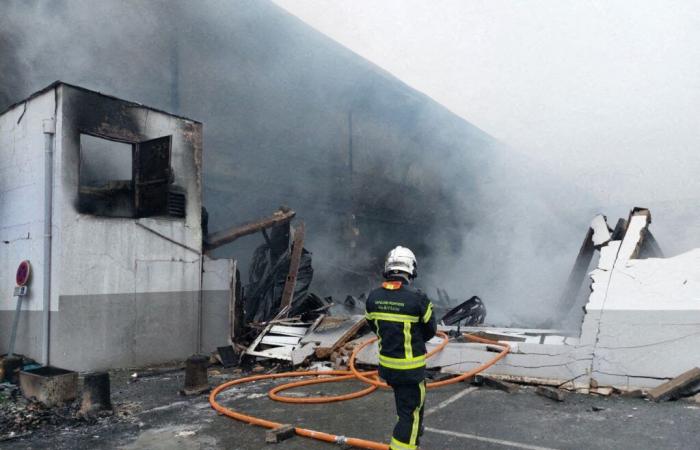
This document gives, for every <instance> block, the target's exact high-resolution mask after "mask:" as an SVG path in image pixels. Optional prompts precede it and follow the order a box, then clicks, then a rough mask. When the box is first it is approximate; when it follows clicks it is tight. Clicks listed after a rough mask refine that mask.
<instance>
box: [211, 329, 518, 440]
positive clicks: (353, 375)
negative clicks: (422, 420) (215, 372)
mask: <svg viewBox="0 0 700 450" xmlns="http://www.w3.org/2000/svg"><path fill="white" fill-rule="evenodd" d="M437 334H438V336H440V337H441V338H442V339H443V341H442V342H441V343H440V345H439V346H437V347H436V348H435V349H433V350H432V351H430V352H429V353H428V354H427V357H431V356H433V355H434V354H436V353H438V352H439V351H441V350H442V349H443V348H445V346H446V345H447V343H448V339H449V338H448V336H447V335H446V334H445V333H443V332H441V331H438V333H437ZM464 337H466V338H467V339H469V340H472V341H475V342H481V343H485V344H490V345H494V346H497V347H500V348H501V349H502V350H501V351H500V352H499V353H498V355H496V356H494V357H493V358H492V359H490V360H489V361H487V362H486V363H484V364H482V365H480V366H478V367H475V368H474V369H472V370H469V371H467V372H464V373H462V374H461V375H458V376H456V377H453V378H450V379H448V380H444V381H438V382H433V383H427V384H426V387H428V388H435V387H441V386H446V385H448V384H453V383H458V382H460V381H462V380H465V379H467V378H469V377H472V376H474V375H476V374H477V373H479V372H481V371H483V370H486V369H488V368H489V367H491V366H492V365H494V364H496V362H498V361H499V360H501V359H502V358H504V357H505V356H506V355H507V354H508V352H509V351H510V346H509V345H508V344H506V343H502V342H496V341H492V340H489V339H484V338H480V337H477V336H472V335H469V334H464ZM376 340H377V338H376V337H375V338H373V339H369V340H367V341H365V342H363V343H362V344H360V345H358V346H357V347H355V350H353V352H352V355H351V356H350V362H349V366H350V370H332V371H309V372H282V373H273V374H266V375H252V376H249V377H244V378H239V379H237V380H232V381H228V382H226V383H223V384H221V385H219V386H217V387H216V388H214V390H212V391H211V394H209V403H210V404H211V406H212V408H214V409H215V410H216V411H217V412H218V413H220V414H223V415H225V416H227V417H230V418H232V419H236V420H239V421H241V422H245V423H248V424H251V425H259V426H261V427H265V428H278V427H280V426H282V424H281V423H278V422H273V421H270V420H265V419H261V418H259V417H254V416H250V415H247V414H243V413H240V412H236V411H234V410H232V409H229V408H226V407H224V406H222V405H221V404H219V403H218V402H217V401H216V397H217V396H218V395H219V394H220V393H221V392H223V391H225V390H226V389H229V388H230V387H232V386H235V385H238V384H243V383H248V382H251V381H258V380H267V379H273V378H294V377H310V376H314V377H324V378H314V379H311V380H302V381H296V382H292V383H286V384H282V385H279V386H277V387H275V388H273V389H271V390H270V392H269V394H268V395H269V397H270V398H271V399H272V400H276V401H281V402H286V403H305V404H309V403H330V402H339V401H344V400H351V399H354V398H359V397H363V396H365V395H367V394H370V393H372V392H374V391H375V390H377V388H379V387H388V385H387V384H386V383H384V382H382V381H380V380H379V376H378V371H376V370H373V371H369V372H360V371H358V370H357V369H356V368H355V358H356V356H357V354H358V353H359V351H360V350H362V349H363V348H364V347H366V346H368V345H369V344H371V343H372V342H374V341H376ZM346 380H360V381H362V382H364V383H366V384H368V385H369V386H368V387H366V388H365V389H362V390H359V391H356V392H351V393H349V394H343V395H335V396H328V397H306V398H295V397H285V396H282V395H278V392H282V391H285V390H287V389H292V388H296V387H300V386H308V385H312V384H321V383H336V382H340V381H346ZM294 431H295V432H296V434H298V435H300V436H305V437H309V438H312V439H317V440H319V441H324V442H330V443H336V444H348V445H350V446H353V447H357V448H366V449H371V450H389V446H388V445H387V444H384V443H381V442H376V441H369V440H366V439H358V438H352V437H345V436H338V435H335V434H330V433H324V432H321V431H315V430H309V429H307V428H300V427H296V428H295V429H294Z"/></svg>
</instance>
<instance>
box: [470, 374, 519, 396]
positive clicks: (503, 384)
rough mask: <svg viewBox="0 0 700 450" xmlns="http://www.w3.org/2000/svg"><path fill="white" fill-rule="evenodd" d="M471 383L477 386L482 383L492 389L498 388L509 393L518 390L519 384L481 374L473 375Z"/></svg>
mask: <svg viewBox="0 0 700 450" xmlns="http://www.w3.org/2000/svg"><path fill="white" fill-rule="evenodd" d="M473 383H474V384H476V385H477V386H481V385H484V386H487V387H490V388H493V389H498V390H499V391H504V392H507V393H509V394H512V393H513V392H517V391H518V390H520V386H518V385H517V384H515V383H509V382H507V381H503V380H499V379H497V378H493V377H488V376H483V375H475V376H474V382H473Z"/></svg>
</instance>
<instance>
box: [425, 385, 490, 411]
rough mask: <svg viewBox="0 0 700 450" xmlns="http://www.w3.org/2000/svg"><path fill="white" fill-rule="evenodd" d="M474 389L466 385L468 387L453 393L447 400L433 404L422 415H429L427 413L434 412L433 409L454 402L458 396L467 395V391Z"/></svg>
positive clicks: (474, 389) (435, 409)
mask: <svg viewBox="0 0 700 450" xmlns="http://www.w3.org/2000/svg"><path fill="white" fill-rule="evenodd" d="M476 390H477V388H475V387H468V388H466V389H465V390H463V391H460V392H457V393H456V394H455V395H453V396H452V397H450V398H448V399H447V400H445V401H442V402H440V403H438V404H437V405H436V406H433V407H432V408H430V409H428V410H426V411H425V412H424V413H423V416H429V415H431V414H432V413H434V412H435V411H437V410H439V409H442V408H444V407H445V406H447V405H449V404H450V403H452V402H456V401H457V400H459V399H460V398H462V397H464V396H465V395H467V394H468V393H470V392H474V391H476Z"/></svg>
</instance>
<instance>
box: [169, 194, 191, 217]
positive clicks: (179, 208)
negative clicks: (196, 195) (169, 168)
mask: <svg viewBox="0 0 700 450" xmlns="http://www.w3.org/2000/svg"><path fill="white" fill-rule="evenodd" d="M186 203H187V201H186V197H185V194H184V193H182V192H173V191H170V192H168V215H169V216H172V217H185V214H186V209H185V206H186Z"/></svg>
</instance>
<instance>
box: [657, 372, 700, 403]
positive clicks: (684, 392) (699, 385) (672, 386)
mask: <svg viewBox="0 0 700 450" xmlns="http://www.w3.org/2000/svg"><path fill="white" fill-rule="evenodd" d="M698 390H700V368H697V367H693V368H692V369H690V370H688V371H686V372H683V373H682V374H680V375H678V376H677V377H675V378H674V379H672V380H669V381H667V382H666V383H664V384H661V385H659V386H657V387H655V388H654V389H651V390H650V391H649V392H648V393H647V396H648V397H649V398H650V399H652V400H654V401H655V402H660V401H662V400H675V399H678V398H680V397H685V396H688V395H691V394H694V393H696V392H697V391H698Z"/></svg>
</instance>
